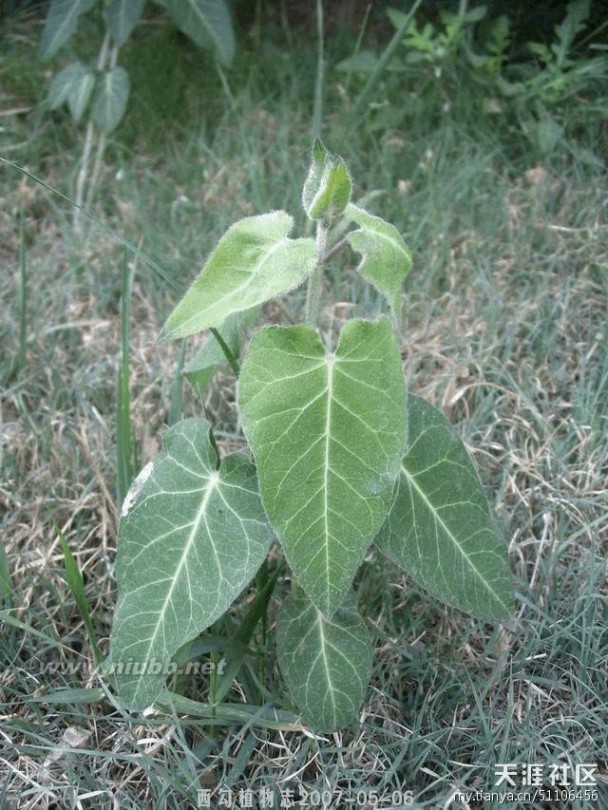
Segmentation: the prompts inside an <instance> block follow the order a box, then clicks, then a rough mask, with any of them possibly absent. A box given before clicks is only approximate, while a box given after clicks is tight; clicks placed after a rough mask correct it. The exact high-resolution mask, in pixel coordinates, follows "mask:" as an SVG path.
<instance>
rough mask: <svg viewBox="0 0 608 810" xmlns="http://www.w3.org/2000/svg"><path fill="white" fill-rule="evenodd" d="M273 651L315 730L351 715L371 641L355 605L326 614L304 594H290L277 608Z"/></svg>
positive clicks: (343, 722)
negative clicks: (278, 610)
mask: <svg viewBox="0 0 608 810" xmlns="http://www.w3.org/2000/svg"><path fill="white" fill-rule="evenodd" d="M277 657H278V661H279V666H280V667H281V671H282V673H283V677H284V678H285V681H286V683H287V685H288V687H289V691H290V693H291V696H292V698H293V700H294V702H295V703H296V704H297V706H298V707H299V708H300V709H301V710H302V714H303V715H304V717H305V718H306V720H307V721H308V722H309V723H310V725H311V726H312V727H313V728H314V729H315V731H318V732H321V733H323V732H330V731H336V730H337V729H339V728H343V727H344V726H347V725H349V724H350V723H352V722H353V721H354V720H355V719H356V716H357V712H358V709H359V706H360V705H361V701H362V700H363V696H364V694H365V690H366V688H367V686H368V684H369V679H370V677H371V671H372V645H371V641H370V638H369V633H368V632H367V628H366V627H365V623H364V621H363V619H362V618H361V617H360V616H359V614H358V613H357V610H356V609H355V608H354V607H351V606H350V605H349V606H348V607H347V606H344V607H341V608H339V609H338V610H337V611H336V613H335V614H334V615H333V616H332V617H331V619H328V618H326V617H325V616H324V615H323V614H322V613H321V612H320V611H319V610H317V608H316V607H315V606H314V605H313V604H312V602H309V601H308V599H306V598H305V597H304V596H300V595H298V596H293V595H292V596H290V597H289V598H288V599H287V600H286V602H285V604H284V605H283V607H282V609H281V612H280V614H279V620H278V626H277Z"/></svg>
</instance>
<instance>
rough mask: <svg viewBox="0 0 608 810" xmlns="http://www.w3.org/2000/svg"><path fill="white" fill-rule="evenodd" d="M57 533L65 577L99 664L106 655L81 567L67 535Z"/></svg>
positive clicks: (96, 661) (59, 531)
mask: <svg viewBox="0 0 608 810" xmlns="http://www.w3.org/2000/svg"><path fill="white" fill-rule="evenodd" d="M57 533H58V534H59V540H60V542H61V549H62V551H63V560H64V566H65V578H66V581H67V583H68V585H69V586H70V590H71V591H72V594H73V595H74V599H75V600H76V605H77V606H78V610H79V611H80V615H81V616H82V620H83V622H84V626H85V629H86V631H87V637H88V639H89V644H90V645H91V649H92V650H93V657H94V658H95V663H96V664H97V665H99V664H101V662H102V661H103V658H104V656H103V654H102V652H101V650H100V649H99V645H98V643H97V636H96V634H95V630H94V628H93V622H92V621H91V613H90V611H89V605H88V602H87V597H86V594H85V592H84V580H83V578H82V574H81V573H80V569H79V568H78V563H77V562H76V560H75V559H74V556H73V555H72V552H71V551H70V549H69V548H68V544H67V540H66V539H65V535H64V534H63V532H62V531H61V530H59V529H58V530H57Z"/></svg>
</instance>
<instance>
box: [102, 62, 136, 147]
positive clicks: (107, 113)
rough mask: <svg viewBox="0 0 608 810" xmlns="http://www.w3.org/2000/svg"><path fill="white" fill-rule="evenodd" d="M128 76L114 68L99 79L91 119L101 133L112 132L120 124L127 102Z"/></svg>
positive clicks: (119, 68)
mask: <svg viewBox="0 0 608 810" xmlns="http://www.w3.org/2000/svg"><path fill="white" fill-rule="evenodd" d="M130 89H131V84H130V82H129V74H128V73H127V71H126V70H125V69H124V68H122V67H115V68H112V69H111V70H106V72H105V73H104V74H103V76H102V77H101V80H100V82H99V87H98V89H97V93H96V97H95V103H94V105H93V119H94V121H95V123H96V124H97V126H98V127H99V128H100V129H101V130H102V132H112V130H113V129H116V127H117V126H118V125H119V124H120V122H121V120H122V117H123V115H124V114H125V110H126V109H127V101H128V100H129V92H130Z"/></svg>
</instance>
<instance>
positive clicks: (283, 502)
mask: <svg viewBox="0 0 608 810" xmlns="http://www.w3.org/2000/svg"><path fill="white" fill-rule="evenodd" d="M405 398H406V395H405V381H404V379H403V374H402V372H401V358H400V354H399V346H398V345H397V341H396V340H395V337H394V334H393V332H392V329H391V327H390V325H389V323H388V321H387V320H386V319H382V320H380V321H376V322H374V323H370V322H368V321H349V322H348V323H347V324H346V325H345V326H344V328H343V329H342V333H341V335H340V341H339V343H338V348H337V350H336V352H335V355H329V356H328V355H327V354H326V351H325V347H324V345H323V343H322V341H321V339H320V338H319V337H318V335H317V334H316V333H315V332H313V331H312V329H309V328H308V327H307V326H293V327H289V328H283V327H276V326H275V327H269V328H266V329H262V330H260V331H259V332H257V333H256V334H255V335H254V337H253V339H252V341H251V345H250V347H249V351H248V353H247V355H246V356H245V359H244V361H243V365H242V368H241V375H240V377H239V407H240V412H241V420H242V426H243V430H244V432H245V435H246V437H247V440H248V441H249V444H250V446H251V449H252V450H253V454H254V456H255V459H256V463H257V466H258V475H259V480H260V492H261V494H262V500H263V502H264V506H265V508H266V512H267V514H268V517H269V518H270V521H271V523H272V525H273V527H274V529H275V531H276V532H277V535H278V537H279V540H280V541H281V543H282V545H283V548H284V549H285V554H286V556H287V560H288V562H289V564H290V565H291V567H292V569H293V572H294V574H295V576H296V577H297V579H298V580H299V582H300V583H301V585H302V587H303V588H304V590H305V591H306V593H307V594H308V596H309V597H310V599H312V601H313V602H314V604H315V605H316V607H317V608H319V610H321V611H323V613H324V614H325V615H326V616H328V617H329V616H331V615H332V614H333V613H334V612H335V611H336V610H337V608H338V606H339V605H340V603H341V601H342V598H343V596H344V594H345V592H346V590H347V589H348V586H349V585H350V583H351V581H352V578H353V576H354V574H355V572H356V570H357V568H358V567H359V564H360V563H361V560H362V559H363V555H364V554H365V551H366V549H367V548H368V546H369V544H370V543H371V542H372V540H373V538H374V536H375V535H376V533H377V531H378V530H379V528H380V526H381V524H382V522H383V521H384V519H385V517H386V515H387V512H388V509H389V507H390V503H391V500H392V495H393V490H394V484H395V481H396V478H397V476H398V474H399V465H400V461H401V457H402V455H403V450H404V447H405V439H406V411H405Z"/></svg>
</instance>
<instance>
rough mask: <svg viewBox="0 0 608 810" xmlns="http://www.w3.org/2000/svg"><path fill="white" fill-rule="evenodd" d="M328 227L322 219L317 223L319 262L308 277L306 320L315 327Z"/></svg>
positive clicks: (311, 326)
mask: <svg viewBox="0 0 608 810" xmlns="http://www.w3.org/2000/svg"><path fill="white" fill-rule="evenodd" d="M327 236H328V229H327V227H326V226H325V225H324V223H323V222H322V221H319V222H318V223H317V264H316V267H315V269H314V270H313V272H312V275H311V277H310V278H309V279H308V290H307V293H306V313H305V315H304V320H305V322H306V325H307V326H310V328H311V329H314V328H315V326H316V323H317V317H318V314H319V301H320V299H321V281H322V279H323V268H324V266H325V261H326V253H327Z"/></svg>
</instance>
